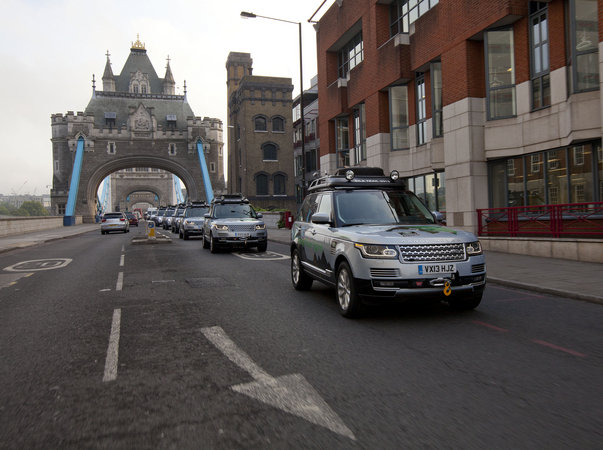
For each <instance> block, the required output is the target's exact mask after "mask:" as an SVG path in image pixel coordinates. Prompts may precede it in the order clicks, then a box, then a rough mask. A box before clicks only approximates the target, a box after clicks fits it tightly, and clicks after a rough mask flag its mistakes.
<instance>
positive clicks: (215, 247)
mask: <svg viewBox="0 0 603 450" xmlns="http://www.w3.org/2000/svg"><path fill="white" fill-rule="evenodd" d="M209 251H210V252H212V253H218V251H219V249H218V245H217V244H216V243H215V242H214V237H213V236H212V235H211V233H210V235H209Z"/></svg>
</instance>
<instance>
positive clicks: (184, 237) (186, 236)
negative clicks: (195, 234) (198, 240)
mask: <svg viewBox="0 0 603 450" xmlns="http://www.w3.org/2000/svg"><path fill="white" fill-rule="evenodd" d="M182 239H184V240H185V241H188V233H187V232H186V230H185V231H183V232H182Z"/></svg>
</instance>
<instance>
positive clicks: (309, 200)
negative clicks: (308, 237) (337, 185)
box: [299, 194, 318, 222]
mask: <svg viewBox="0 0 603 450" xmlns="http://www.w3.org/2000/svg"><path fill="white" fill-rule="evenodd" d="M317 209H318V194H310V195H308V197H306V200H305V201H304V204H303V206H302V209H301V214H300V218H299V220H301V221H303V222H310V217H312V214H314V213H315V212H316V210H317Z"/></svg>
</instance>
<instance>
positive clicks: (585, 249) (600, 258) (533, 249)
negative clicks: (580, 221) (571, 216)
mask: <svg viewBox="0 0 603 450" xmlns="http://www.w3.org/2000/svg"><path fill="white" fill-rule="evenodd" d="M479 241H480V242H481V244H482V248H483V249H484V250H486V251H493V252H502V253H514V254H518V255H529V256H540V257H545V258H558V259H569V260H572V261H583V262H594V263H603V239H565V238H535V237H529V238H511V237H489V236H488V237H486V236H481V237H479ZM526 270H529V268H526Z"/></svg>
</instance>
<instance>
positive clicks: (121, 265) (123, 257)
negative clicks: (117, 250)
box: [119, 255, 126, 267]
mask: <svg viewBox="0 0 603 450" xmlns="http://www.w3.org/2000/svg"><path fill="white" fill-rule="evenodd" d="M125 258H126V255H121V258H119V267H123V266H124V260H125Z"/></svg>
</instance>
